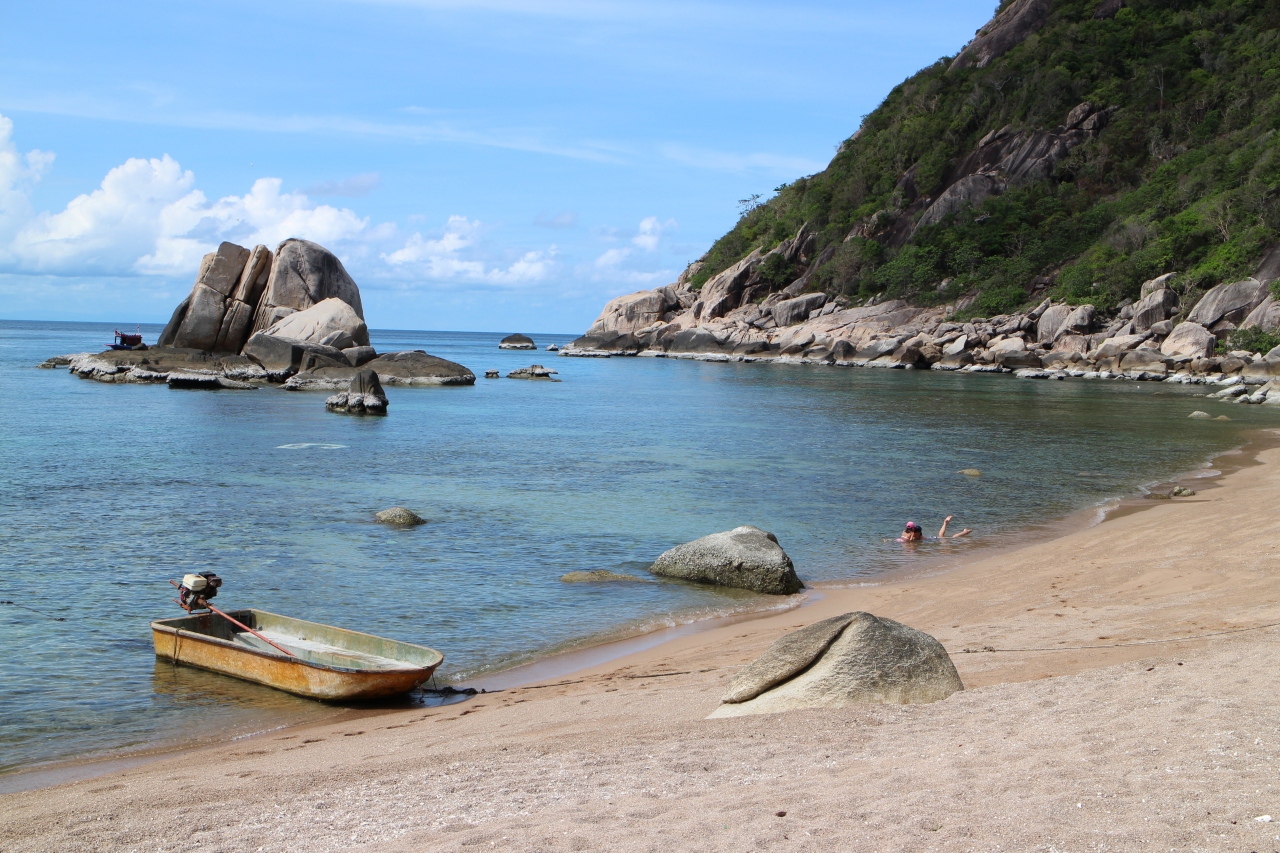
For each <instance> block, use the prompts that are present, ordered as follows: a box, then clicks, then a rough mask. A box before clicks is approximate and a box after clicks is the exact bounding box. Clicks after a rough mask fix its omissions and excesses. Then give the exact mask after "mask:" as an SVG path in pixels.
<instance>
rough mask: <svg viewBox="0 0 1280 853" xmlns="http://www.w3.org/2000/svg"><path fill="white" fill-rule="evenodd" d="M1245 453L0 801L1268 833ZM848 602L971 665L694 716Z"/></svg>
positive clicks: (18, 840)
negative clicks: (1002, 546) (612, 645)
mask: <svg viewBox="0 0 1280 853" xmlns="http://www.w3.org/2000/svg"><path fill="white" fill-rule="evenodd" d="M1259 446H1261V445H1259ZM1254 456H1256V463H1257V464H1247V465H1242V466H1240V467H1239V468H1238V470H1233V471H1230V472H1229V473H1228V474H1226V475H1225V476H1223V477H1222V478H1220V479H1219V481H1218V487H1216V488H1210V489H1205V490H1202V491H1201V493H1200V494H1199V495H1197V496H1196V497H1192V498H1186V499H1180V500H1176V501H1162V502H1155V501H1152V502H1151V503H1152V504H1153V505H1152V506H1151V507H1150V508H1147V509H1144V510H1142V511H1140V512H1128V513H1116V514H1115V515H1114V516H1113V517H1112V518H1110V519H1108V520H1107V521H1105V522H1104V523H1102V524H1099V525H1096V526H1092V527H1089V528H1087V529H1083V530H1077V531H1075V532H1071V533H1068V534H1066V535H1064V536H1061V537H1059V538H1055V539H1053V540H1051V541H1046V542H1040V543H1036V544H1032V545H1029V546H1028V547H1025V548H1022V549H1018V550H1014V551H1006V552H1003V553H998V554H990V553H988V554H985V555H983V554H975V559H974V560H973V561H971V562H968V563H967V564H965V565H963V566H961V567H960V568H958V569H955V570H953V571H949V572H946V573H943V574H938V575H934V576H931V577H924V578H919V579H912V580H905V581H898V582H893V583H886V584H884V585H881V586H865V587H859V588H852V589H828V590H822V591H820V593H819V594H818V595H816V596H814V598H815V599H816V600H814V601H813V602H812V603H810V604H807V605H806V606H804V607H801V608H799V609H797V610H793V611H790V612H785V613H780V614H775V615H771V616H767V617H762V618H758V619H754V620H750V621H745V622H739V623H736V624H729V625H723V626H719V627H715V628H712V629H710V630H706V631H700V632H694V633H690V634H687V635H685V636H681V637H679V638H677V639H674V640H671V641H670V642H666V643H663V644H661V645H659V646H657V647H655V648H650V649H646V650H644V651H641V652H638V653H635V654H631V655H628V656H625V657H622V658H620V659H615V660H612V661H610V662H608V663H605V664H601V665H597V666H594V667H591V668H588V669H585V670H582V671H579V672H576V673H574V674H572V675H569V676H563V677H556V678H554V679H550V680H549V681H548V682H547V683H544V684H536V685H529V686H525V687H521V688H515V689H507V690H502V691H499V692H494V693H488V694H483V695H479V696H476V697H475V698H473V699H471V700H469V701H466V702H463V703H459V704H456V705H451V706H446V707H441V708H431V709H422V708H419V709H414V710H411V711H396V712H388V713H381V714H376V715H372V716H365V717H354V718H352V719H347V720H343V721H340V722H337V723H329V724H322V725H315V726H310V727H304V728H295V729H288V730H284V731H279V732H274V733H269V734H266V735H262V736H258V737H255V738H251V739H245V740H240V741H236V742H231V743H219V744H216V745H214V746H211V747H208V748H205V749H200V750H195V751H191V752H186V753H182V754H179V755H172V756H167V757H161V758H159V759H157V760H154V761H150V762H147V763H144V764H141V765H140V766H135V767H131V768H128V769H124V770H121V771H118V772H114V773H110V774H107V775H101V776H97V777H95V778H92V779H87V780H84V781H79V782H73V783H69V784H63V785H60V786H56V787H52V788H45V789H43V790H35V791H26V792H22V793H16V794H10V795H7V796H4V797H0V849H4V850H6V851H14V853H17V851H79V850H86V851H88V850H93V851H102V850H219V851H223V850H225V851H241V850H244V851H255V850H263V851H277V850H289V851H312V850H315V851H321V850H345V849H360V850H376V851H402V850H403V851H409V850H422V849H431V850H463V849H517V850H673V849H674V850H726V851H728V850H734V851H738V850H747V849H773V848H777V849H791V848H795V849H803V850H835V849H859V850H913V851H914V850H1028V851H1029V850H1043V851H1051V850H1152V849H1169V850H1214V851H1221V850H1240V851H1261V850H1276V849H1280V789H1278V788H1277V783H1278V782H1280V779H1278V778H1277V771H1280V735H1278V734H1277V723H1280V713H1278V712H1277V710H1276V707H1275V702H1274V697H1275V695H1277V691H1278V690H1280V669H1277V667H1276V666H1275V651H1274V649H1275V644H1276V642H1277V639H1278V637H1280V628H1277V627H1267V628H1258V626H1265V625H1271V624H1272V623H1280V577H1277V573H1278V569H1277V556H1278V553H1277V552H1278V551H1280V516H1278V515H1277V513H1276V512H1275V509H1274V508H1275V507H1276V506H1277V505H1280V448H1271V447H1268V448H1266V449H1262V450H1260V451H1252V452H1251V451H1246V454H1245V457H1248V459H1247V460H1245V461H1251V460H1252V459H1253V457H1254ZM1046 487H1047V488H1051V487H1052V484H1046ZM1028 499H1029V500H1033V499H1034V497H1033V496H1028ZM853 610H866V611H869V612H872V613H875V614H877V615H881V616H888V617H891V618H893V619H897V620H899V621H902V622H905V623H906V624H908V625H911V626H913V627H916V628H919V629H921V630H924V631H927V632H929V633H931V634H933V635H934V636H936V637H937V638H938V639H939V640H940V641H941V642H942V643H943V644H944V645H945V646H946V647H947V649H948V650H949V651H950V653H951V655H952V657H953V659H954V661H955V664H956V666H957V668H958V670H959V672H960V674H961V676H962V678H963V679H964V682H965V684H966V687H967V688H968V689H966V690H965V691H964V692H962V693H958V694H956V695H954V696H952V697H950V698H949V699H946V700H944V701H942V702H938V703H935V704H931V705H915V706H867V707H859V708H852V709H844V710H823V711H803V712H790V713H786V714H780V715H771V716H755V717H745V718H737V719H726V720H706V719H705V718H706V716H707V715H708V714H709V713H710V712H711V711H713V710H714V709H715V708H716V707H717V705H718V704H719V697H720V695H721V694H722V693H723V692H724V689H725V685H726V684H727V682H728V681H729V680H730V679H731V678H732V677H733V674H734V673H735V672H736V671H737V669H738V668H739V667H741V666H742V665H744V664H746V663H748V662H749V661H751V660H752V659H754V658H755V657H756V656H757V655H758V654H760V653H761V652H762V651H763V650H764V649H765V648H766V647H767V646H768V645H769V644H770V643H771V642H773V640H775V639H776V638H777V637H779V636H781V635H782V634H784V633H785V632H787V631H789V630H792V629H794V628H797V627H800V626H803V625H807V624H810V623H812V622H815V621H818V620H820V619H824V618H827V617H829V616H832V615H836V614H839V613H844V612H848V611H853ZM1253 628H1258V629H1257V630H1243V631H1241V630H1238V629H1253ZM1184 637H1196V638H1197V639H1190V640H1177V641H1172V642H1157V643H1151V644H1139V645H1125V644H1133V643H1146V642H1147V641H1164V640H1170V639H1171V638H1184ZM983 649H994V650H996V651H983ZM966 650H974V651H966ZM1006 650H1008V651H1006ZM1268 816H1274V817H1275V818H1276V820H1275V821H1274V822H1273V821H1271V820H1270V817H1268ZM1264 817H1265V819H1260V818H1264Z"/></svg>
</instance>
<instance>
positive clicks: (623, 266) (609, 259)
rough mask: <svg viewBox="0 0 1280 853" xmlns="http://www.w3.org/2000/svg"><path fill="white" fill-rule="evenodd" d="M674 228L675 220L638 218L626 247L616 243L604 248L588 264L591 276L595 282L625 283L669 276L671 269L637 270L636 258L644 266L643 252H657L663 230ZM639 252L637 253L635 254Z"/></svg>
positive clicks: (649, 282)
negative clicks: (589, 264) (609, 247)
mask: <svg viewBox="0 0 1280 853" xmlns="http://www.w3.org/2000/svg"><path fill="white" fill-rule="evenodd" d="M675 227H676V221H675V220H674V219H668V220H666V221H665V222H663V221H661V220H659V219H658V217H656V216H646V217H645V218H644V219H642V220H640V224H639V225H638V226H637V227H636V231H635V233H634V234H633V235H632V236H631V240H630V245H629V246H615V247H614V248H612V249H606V250H605V251H604V253H603V254H601V255H600V256H599V257H598V258H596V259H595V262H594V263H593V264H592V265H591V270H590V273H591V277H592V278H594V279H596V280H598V281H611V282H626V283H628V284H654V283H655V282H657V281H660V280H663V279H666V278H668V277H670V276H671V275H672V273H671V271H670V270H664V269H660V270H644V269H637V268H635V267H636V262H637V260H638V259H639V260H640V261H641V264H642V265H643V260H644V258H645V256H646V255H651V254H653V253H655V252H657V250H658V247H659V245H660V244H661V242H662V233H663V232H664V231H666V230H669V229H673V228H675ZM637 252H639V253H640V254H637Z"/></svg>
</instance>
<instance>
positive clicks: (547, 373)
mask: <svg viewBox="0 0 1280 853" xmlns="http://www.w3.org/2000/svg"><path fill="white" fill-rule="evenodd" d="M557 372H558V371H555V370H548V369H547V368H545V367H543V366H542V365H541V364H531V365H529V366H528V367H522V368H520V369H519V370H513V371H511V372H510V373H508V374H507V378H508V379H546V380H550V381H552V382H559V381H560V380H559V379H554V378H552V375H551V374H553V373H557Z"/></svg>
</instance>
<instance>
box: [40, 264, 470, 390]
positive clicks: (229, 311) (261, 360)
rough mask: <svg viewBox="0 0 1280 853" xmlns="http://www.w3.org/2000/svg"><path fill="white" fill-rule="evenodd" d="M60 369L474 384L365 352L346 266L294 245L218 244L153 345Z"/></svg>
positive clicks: (395, 356) (201, 384)
mask: <svg viewBox="0 0 1280 853" xmlns="http://www.w3.org/2000/svg"><path fill="white" fill-rule="evenodd" d="M62 366H66V367H68V368H69V369H70V371H71V372H72V373H73V374H75V375H77V376H80V377H82V378H85V379H94V380H97V381H100V382H167V383H168V384H169V385H170V387H174V388H253V387H258V384H261V383H267V382H272V383H282V384H283V385H284V387H285V388H286V389H289V390H332V391H337V390H344V389H348V390H349V387H350V386H351V385H352V383H353V381H354V380H355V379H356V377H357V376H358V375H359V374H360V372H361V371H362V370H372V371H373V372H374V373H375V374H376V376H377V377H378V378H380V379H381V382H382V383H385V384H387V385H469V384H471V383H473V382H475V375H474V374H472V372H471V371H470V370H468V369H467V368H466V367H463V366H462V365H460V364H456V363H454V362H451V361H446V360H445V359H442V358H436V357H435V356H431V355H428V354H427V353H426V352H424V351H422V350H415V351H413V352H399V353H390V354H384V355H379V354H378V352H377V351H375V350H374V348H373V347H372V346H370V344H369V329H368V327H367V326H366V325H365V321H364V309H363V307H362V305H361V302H360V288H359V287H357V286H356V283H355V281H353V280H352V278H351V276H350V275H348V274H347V271H346V269H345V268H344V267H343V266H342V262H341V261H340V260H339V259H338V258H337V256H336V255H334V254H333V253H332V252H330V251H328V250H327V249H325V248H324V247H323V246H319V245H317V244H315V243H311V242H308V241H306V240H297V239H290V240H285V241H284V242H283V243H281V244H280V245H279V246H278V247H277V248H276V251H275V252H272V251H270V250H269V249H268V248H267V247H266V246H255V247H254V248H253V249H252V250H250V249H246V248H245V247H243V246H237V245H236V244H234V243H223V244H221V245H220V246H219V247H218V248H217V250H216V251H213V252H210V253H209V254H207V255H205V256H204V259H203V260H202V261H201V264H200V270H199V272H198V274H197V275H196V281H195V284H194V285H193V286H192V288H191V293H190V295H188V296H187V298H186V299H184V300H183V301H182V303H181V304H180V305H179V306H178V307H177V309H176V310H175V311H174V312H173V316H172V317H171V318H170V320H169V323H168V325H166V326H165V329H164V331H163V332H162V333H161V334H160V338H159V340H158V341H157V343H156V345H155V346H153V347H149V348H147V347H142V348H138V349H134V350H109V351H107V352H103V353H79V354H76V355H69V356H59V357H57V358H52V359H49V360H48V361H46V362H45V363H44V364H42V365H41V367H62ZM255 383H257V384H255ZM362 396H367V395H362ZM384 410H385V408H384Z"/></svg>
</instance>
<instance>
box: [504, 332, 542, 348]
mask: <svg viewBox="0 0 1280 853" xmlns="http://www.w3.org/2000/svg"><path fill="white" fill-rule="evenodd" d="M537 348H538V345H537V344H535V343H534V342H533V338H531V337H529V336H528V335H520V334H516V335H507V336H506V337H505V338H503V339H502V340H500V341H498V349H537Z"/></svg>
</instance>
